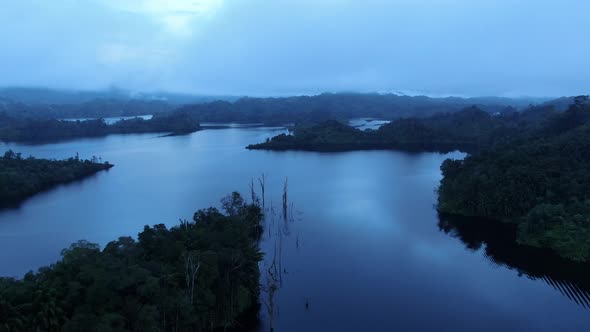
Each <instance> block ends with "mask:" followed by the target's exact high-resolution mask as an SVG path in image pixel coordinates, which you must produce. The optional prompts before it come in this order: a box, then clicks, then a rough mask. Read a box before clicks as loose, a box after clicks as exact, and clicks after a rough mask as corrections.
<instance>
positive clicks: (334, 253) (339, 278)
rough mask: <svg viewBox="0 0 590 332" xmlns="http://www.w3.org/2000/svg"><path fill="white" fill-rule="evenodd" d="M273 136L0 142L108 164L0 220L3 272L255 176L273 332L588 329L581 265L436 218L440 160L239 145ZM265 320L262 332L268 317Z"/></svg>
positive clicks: (171, 217) (213, 198)
mask: <svg viewBox="0 0 590 332" xmlns="http://www.w3.org/2000/svg"><path fill="white" fill-rule="evenodd" d="M281 131H282V129H280V128H230V129H222V130H205V131H201V132H197V133H194V134H192V135H189V136H175V137H162V138H158V137H156V136H157V135H151V134H146V135H125V136H122V135H114V136H108V137H104V138H93V139H81V140H75V141H69V142H64V143H56V144H47V145H32V146H30V145H13V144H10V145H0V150H4V149H6V148H12V149H14V150H16V151H18V152H22V153H23V154H24V155H29V154H32V155H34V156H37V157H49V158H65V157H70V156H73V155H74V154H75V153H76V152H78V153H79V154H80V156H81V157H91V156H92V155H97V156H101V157H102V158H103V160H108V161H110V162H112V163H114V164H115V165H116V166H115V167H114V168H113V169H111V170H109V171H108V172H102V173H99V174H97V175H96V176H94V177H91V178H89V179H86V180H84V181H81V182H77V183H74V184H70V185H65V186H61V187H59V188H57V189H55V190H52V191H49V192H45V193H42V194H39V195H37V196H35V197H33V198H32V199H30V200H28V201H26V202H25V203H24V204H23V205H22V206H21V207H20V208H18V209H12V210H4V211H1V212H0V275H15V276H19V275H22V274H23V273H25V272H26V271H28V270H30V269H36V268H38V267H39V266H41V265H45V264H48V263H51V262H53V261H55V260H56V259H58V258H59V252H60V250H61V249H62V248H63V247H66V246H68V245H69V244H70V243H72V242H74V241H76V240H79V239H86V240H89V241H93V242H98V243H100V244H102V245H104V244H105V243H107V242H108V241H110V240H113V239H116V238H117V237H118V236H121V235H129V234H131V235H136V234H137V233H138V232H139V231H140V230H141V229H142V227H143V225H145V224H156V223H165V224H167V225H170V226H171V225H175V224H176V223H177V222H178V219H179V218H191V217H192V214H193V212H194V211H195V210H197V209H198V208H202V207H208V206H211V205H217V206H218V205H219V204H218V201H219V198H221V197H222V196H224V195H225V194H226V193H228V192H231V191H233V190H237V191H240V192H242V193H243V194H244V196H246V197H248V196H249V194H248V193H249V187H248V184H249V182H250V179H251V178H253V177H254V178H255V179H256V177H258V176H259V175H260V174H262V173H266V174H267V195H266V207H267V208H268V211H267V220H266V222H267V230H268V231H269V232H267V233H266V236H265V239H264V242H263V243H262V247H263V249H264V250H265V251H267V252H272V250H273V249H272V248H275V243H278V244H280V248H281V249H280V251H281V257H282V259H281V264H282V270H283V280H282V287H281V288H280V290H279V291H278V292H277V294H276V302H277V303H278V305H277V307H276V308H275V309H276V312H277V314H275V317H276V331H319V330H327V331H393V330H399V331H406V330H441V331H446V330H451V331H588V330H590V311H589V310H588V309H586V308H585V305H586V303H587V302H588V301H589V299H588V298H586V296H587V295H586V293H584V292H583V291H582V290H583V289H590V287H587V286H588V285H587V283H588V282H589V281H590V277H587V271H588V268H587V266H580V265H575V264H569V263H565V262H563V261H561V260H559V259H556V258H553V257H552V258H549V259H547V258H545V257H546V256H544V255H542V253H540V252H539V251H536V250H530V249H526V248H521V247H518V246H515V245H514V244H512V242H511V241H509V238H510V236H511V230H504V229H501V228H498V227H496V226H495V225H488V224H482V225H484V226H482V227H477V228H474V227H473V225H474V224H473V223H468V222H464V221H460V220H459V221H457V220H452V219H446V218H444V219H439V217H438V216H437V214H436V211H435V210H434V208H433V205H434V203H435V201H436V193H435V191H434V190H435V188H436V187H437V184H438V181H439V180H440V177H441V175H440V172H439V165H440V163H441V162H442V161H443V160H444V159H445V158H447V157H449V155H441V154H433V153H423V154H407V153H401V152H390V151H360V152H349V153H331V154H319V153H307V152H269V151H248V150H245V149H244V146H246V145H247V144H249V143H254V142H259V141H263V140H264V139H265V138H266V137H269V136H272V135H276V134H277V133H278V132H281ZM452 156H454V157H461V155H460V154H454V155H452ZM286 177H288V196H289V201H290V203H291V204H292V209H291V211H290V212H289V215H290V216H289V218H288V219H289V220H287V221H286V222H285V221H283V220H282V219H281V217H280V216H279V213H278V210H279V208H278V203H279V202H280V199H281V191H282V187H283V182H284V179H285V178H286ZM271 206H273V209H270V207H271ZM273 210H274V211H275V213H273ZM502 228H504V227H502ZM269 233H270V234H269ZM279 233H280V234H281V235H279ZM278 244H277V246H279V245H278ZM265 264H268V263H263V264H262V265H263V267H264V265H265ZM263 275H264V274H263ZM263 283H264V280H263ZM264 296H266V295H265V294H263V298H264ZM306 303H307V304H308V306H307V307H306ZM261 317H262V323H261V327H260V330H262V331H266V330H267V326H268V325H267V324H268V323H267V322H268V318H267V315H266V310H265V307H264V305H263V306H262V309H261Z"/></svg>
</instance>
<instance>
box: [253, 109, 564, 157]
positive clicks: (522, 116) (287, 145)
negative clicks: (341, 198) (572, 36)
mask: <svg viewBox="0 0 590 332" xmlns="http://www.w3.org/2000/svg"><path fill="white" fill-rule="evenodd" d="M551 114H556V111H555V110H553V108H552V107H551V106H544V107H530V108H529V109H527V110H525V111H522V112H516V111H512V110H507V111H505V112H502V113H497V114H489V113H487V112H484V111H482V110H480V109H479V108H477V107H475V106H472V107H468V108H465V109H463V110H461V111H457V112H454V113H438V114H434V115H432V116H430V117H426V118H403V119H397V120H394V121H392V122H390V123H388V124H385V125H382V126H381V127H380V128H379V129H377V130H366V131H362V130H359V129H355V128H352V127H350V126H347V125H344V124H342V123H339V122H337V121H333V120H331V121H326V122H323V123H320V124H317V125H310V126H306V125H299V126H295V127H294V129H293V133H292V135H287V134H281V135H278V136H275V137H273V138H272V139H269V140H267V141H266V142H264V143H260V144H253V145H250V146H248V147H247V148H248V149H265V150H308V151H352V150H362V149H369V150H370V149H396V150H405V151H441V152H448V151H453V150H462V151H466V152H475V151H478V150H480V149H482V148H487V147H489V146H491V145H493V144H497V143H498V142H501V141H505V140H510V139H511V138H513V137H515V136H517V135H520V134H521V133H522V132H523V131H525V132H526V131H529V130H530V128H534V127H536V126H538V125H539V124H540V123H541V122H542V121H543V119H546V118H547V117H548V116H550V115H551Z"/></svg>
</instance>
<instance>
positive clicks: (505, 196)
mask: <svg viewBox="0 0 590 332" xmlns="http://www.w3.org/2000/svg"><path fill="white" fill-rule="evenodd" d="M441 170H442V173H443V179H442V181H441V185H440V188H439V205H438V208H439V210H440V211H442V212H446V213H453V214H460V215H466V216H481V217H487V218H493V219H497V220H504V221H511V222H515V223H517V224H518V241H519V242H521V243H523V244H527V245H532V246H537V247H547V248H550V249H552V250H554V251H556V252H557V253H559V254H560V255H561V256H563V257H567V258H569V259H572V260H578V261H587V260H588V259H590V172H589V170H590V103H589V101H588V97H585V96H580V97H577V98H576V99H575V102H574V104H572V105H571V106H570V107H569V109H568V110H567V111H566V112H565V113H561V114H556V115H553V116H551V117H550V118H549V119H547V121H545V122H544V123H543V124H542V125H541V126H540V127H538V128H537V129H535V130H532V131H530V132H523V133H521V135H520V136H518V137H517V138H515V139H513V140H511V141H510V142H509V143H505V144H499V145H497V146H495V147H494V148H492V149H489V150H486V151H483V152H482V153H478V154H474V155H471V156H468V157H467V158H465V159H464V160H446V161H445V162H444V163H443V164H442V166H441Z"/></svg>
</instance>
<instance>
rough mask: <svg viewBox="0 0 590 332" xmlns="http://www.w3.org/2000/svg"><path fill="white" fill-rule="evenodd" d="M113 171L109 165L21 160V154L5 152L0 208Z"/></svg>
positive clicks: (0, 162)
mask: <svg viewBox="0 0 590 332" xmlns="http://www.w3.org/2000/svg"><path fill="white" fill-rule="evenodd" d="M111 167H113V165H111V164H109V163H108V162H104V163H103V162H99V159H98V158H96V157H94V158H93V160H82V159H79V158H78V157H74V158H69V159H65V160H47V159H36V158H33V157H28V158H23V157H22V156H21V154H20V153H15V152H13V151H11V150H9V151H6V152H5V153H4V155H3V156H2V157H0V202H1V204H0V207H2V206H8V205H12V204H17V203H19V202H21V201H23V200H25V199H26V198H28V197H30V196H32V195H34V194H36V193H38V192H41V191H43V190H47V189H50V188H52V187H54V186H57V185H60V184H63V183H68V182H72V181H76V180H80V179H82V178H85V177H88V176H90V175H92V174H94V173H96V172H99V171H102V170H106V169H109V168H111Z"/></svg>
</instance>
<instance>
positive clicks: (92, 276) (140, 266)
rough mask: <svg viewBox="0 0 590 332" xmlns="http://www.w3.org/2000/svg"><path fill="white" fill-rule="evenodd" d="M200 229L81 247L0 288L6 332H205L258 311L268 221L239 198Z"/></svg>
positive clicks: (206, 216)
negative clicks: (262, 236) (264, 224)
mask: <svg viewBox="0 0 590 332" xmlns="http://www.w3.org/2000/svg"><path fill="white" fill-rule="evenodd" d="M222 203H223V208H224V210H225V212H226V213H225V214H222V213H221V212H220V211H218V210H217V209H216V208H208V209H206V210H199V211H197V212H196V213H195V214H194V218H193V220H194V222H187V221H182V222H181V224H180V225H179V226H176V227H172V228H170V229H167V228H166V226H164V225H162V224H160V225H155V226H153V227H148V226H145V228H144V230H143V231H142V232H141V233H139V236H138V240H137V241H136V240H134V239H133V238H131V237H121V238H119V239H118V240H116V241H112V242H110V243H108V244H107V245H106V247H105V248H104V249H103V250H102V251H101V250H100V249H99V246H98V245H96V244H92V243H88V242H86V241H79V242H78V243H75V244H73V245H72V246H70V248H69V249H64V250H63V251H62V259H61V260H60V261H59V262H57V263H55V264H53V265H51V266H50V267H44V268H41V269H39V272H37V273H32V272H30V273H28V274H27V275H25V277H24V279H22V280H15V279H11V278H1V279H0V330H2V331H101V332H102V331H204V330H211V329H216V328H227V327H231V326H234V325H235V324H236V323H237V320H238V318H239V317H240V316H241V315H243V314H244V313H245V312H246V311H247V310H249V309H251V308H252V307H253V306H254V307H256V305H257V303H258V292H259V275H260V272H259V268H258V262H259V261H260V260H261V259H262V254H261V253H260V251H259V249H258V245H257V241H258V238H259V236H260V234H261V229H260V227H261V226H260V222H261V219H262V211H261V209H260V207H259V206H258V205H255V204H246V203H245V202H244V200H243V198H242V197H241V196H240V195H239V194H238V193H233V194H232V195H230V196H227V197H226V198H224V199H223V200H222Z"/></svg>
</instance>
